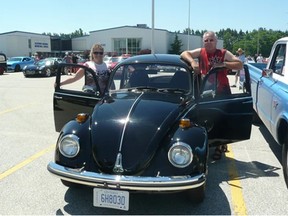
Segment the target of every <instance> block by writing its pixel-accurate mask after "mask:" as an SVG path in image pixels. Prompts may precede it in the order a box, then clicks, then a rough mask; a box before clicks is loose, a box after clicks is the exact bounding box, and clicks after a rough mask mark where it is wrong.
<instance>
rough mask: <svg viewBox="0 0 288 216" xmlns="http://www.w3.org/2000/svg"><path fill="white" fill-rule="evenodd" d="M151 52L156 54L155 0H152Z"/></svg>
mask: <svg viewBox="0 0 288 216" xmlns="http://www.w3.org/2000/svg"><path fill="white" fill-rule="evenodd" d="M151 53H152V54H154V0H152V38H151Z"/></svg>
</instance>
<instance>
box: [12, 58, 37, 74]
mask: <svg viewBox="0 0 288 216" xmlns="http://www.w3.org/2000/svg"><path fill="white" fill-rule="evenodd" d="M34 62H35V60H34V59H33V58H31V57H29V56H18V57H12V58H9V59H8V60H7V70H8V71H15V72H19V71H21V70H22V69H23V68H24V66H26V65H30V64H33V63H34Z"/></svg>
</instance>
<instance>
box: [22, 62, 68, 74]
mask: <svg viewBox="0 0 288 216" xmlns="http://www.w3.org/2000/svg"><path fill="white" fill-rule="evenodd" d="M61 62H62V59H61V58H45V59H41V60H39V61H37V62H34V64H30V65H26V66H24V68H23V74H24V76H25V77H29V76H35V75H41V76H46V77H50V76H52V75H55V73H56V70H57V67H58V64H60V63H61Z"/></svg>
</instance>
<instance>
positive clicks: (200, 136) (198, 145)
mask: <svg viewBox="0 0 288 216" xmlns="http://www.w3.org/2000/svg"><path fill="white" fill-rule="evenodd" d="M177 142H183V143H186V144H188V145H189V146H190V147H191V149H192V152H193V155H194V159H193V160H197V161H198V163H201V164H206V161H207V158H208V149H209V146H208V135H207V132H206V129H205V128H204V127H201V126H198V125H193V124H192V123H191V126H190V127H188V128H181V127H178V128H177V129H176V130H175V132H174V134H173V136H172V139H171V142H170V147H171V146H172V145H174V144H175V143H177Z"/></svg>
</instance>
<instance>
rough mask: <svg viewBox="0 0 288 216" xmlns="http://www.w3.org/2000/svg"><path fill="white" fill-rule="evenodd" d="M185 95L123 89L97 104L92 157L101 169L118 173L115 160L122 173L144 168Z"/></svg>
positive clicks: (175, 118)
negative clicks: (124, 90)
mask: <svg viewBox="0 0 288 216" xmlns="http://www.w3.org/2000/svg"><path fill="white" fill-rule="evenodd" d="M184 98H185V97H183V95H182V94H165V93H163V94H162V93H159V92H152V91H149V92H143V91H142V92H122V93H115V94H111V95H110V96H109V97H107V98H106V99H104V100H103V102H102V103H100V104H97V105H96V107H95V110H94V112H93V117H92V123H91V129H92V130H91V131H92V132H91V133H92V134H91V137H92V149H93V157H94V160H95V161H96V163H97V165H98V166H99V167H100V169H101V170H102V171H104V172H105V173H117V171H115V164H116V162H117V165H118V167H120V168H123V170H122V171H124V172H123V173H125V174H137V173H140V172H141V171H142V170H143V169H145V167H147V166H148V164H149V162H150V161H151V159H152V158H153V156H154V154H155V153H156V150H157V149H158V147H159V145H160V144H161V143H162V142H161V141H163V139H164V137H165V135H166V134H167V132H168V131H169V130H170V129H171V126H173V125H174V124H175V122H176V121H178V119H179V118H180V116H181V113H182V112H184V111H185V106H186V105H185V103H184V101H186V100H185V99H184ZM113 169H114V171H113ZM118 171H119V170H118ZM122 171H120V172H121V173H122Z"/></svg>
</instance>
